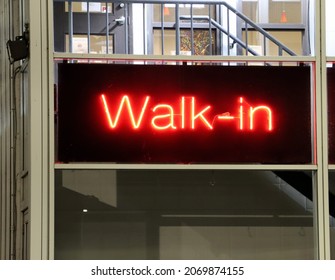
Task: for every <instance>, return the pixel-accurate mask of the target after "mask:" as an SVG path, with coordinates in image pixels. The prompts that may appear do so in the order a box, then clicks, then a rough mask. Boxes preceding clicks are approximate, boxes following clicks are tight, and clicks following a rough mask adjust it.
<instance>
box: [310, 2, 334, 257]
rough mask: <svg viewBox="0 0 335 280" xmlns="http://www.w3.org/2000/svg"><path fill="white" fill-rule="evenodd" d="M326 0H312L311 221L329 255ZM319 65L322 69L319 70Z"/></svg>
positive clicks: (318, 245) (321, 247)
mask: <svg viewBox="0 0 335 280" xmlns="http://www.w3.org/2000/svg"><path fill="white" fill-rule="evenodd" d="M325 9H326V7H325V1H316V2H315V19H316V21H315V30H321V32H315V56H316V64H315V66H314V68H315V89H316V92H315V108H316V116H315V117H316V121H315V125H316V143H315V146H314V148H316V154H317V162H316V163H317V165H318V170H317V173H316V176H315V177H316V184H314V189H313V190H314V194H315V196H314V198H315V199H314V200H313V202H314V219H315V221H314V224H315V227H314V228H315V230H316V232H315V241H316V249H317V252H316V254H317V258H319V259H322V260H327V259H330V258H331V256H330V225H329V179H328V176H329V174H328V173H329V170H328V109H327V108H328V106H327V61H326V25H325V20H324V19H325ZM320 69H321V70H320Z"/></svg>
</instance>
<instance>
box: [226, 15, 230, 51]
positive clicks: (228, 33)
mask: <svg viewBox="0 0 335 280" xmlns="http://www.w3.org/2000/svg"><path fill="white" fill-rule="evenodd" d="M226 10H227V55H228V56H229V55H230V18H229V9H228V8H226Z"/></svg>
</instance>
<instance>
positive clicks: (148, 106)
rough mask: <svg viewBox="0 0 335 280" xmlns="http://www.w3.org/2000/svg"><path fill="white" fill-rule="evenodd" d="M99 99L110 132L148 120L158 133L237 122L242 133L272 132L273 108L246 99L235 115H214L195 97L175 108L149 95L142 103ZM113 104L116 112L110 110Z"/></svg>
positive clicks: (239, 100)
mask: <svg viewBox="0 0 335 280" xmlns="http://www.w3.org/2000/svg"><path fill="white" fill-rule="evenodd" d="M100 98H101V103H102V107H103V109H104V114H105V116H106V119H107V121H108V125H109V127H110V129H117V128H118V127H119V126H120V120H121V119H124V118H127V119H128V121H129V122H128V124H129V126H130V127H131V128H133V129H134V130H139V129H140V128H141V127H142V126H143V125H144V124H143V122H144V119H146V120H147V119H149V120H150V125H151V127H152V128H153V129H155V130H178V129H179V130H183V129H190V130H196V129H198V128H200V127H202V128H205V129H208V130H213V129H215V127H217V126H218V125H223V124H224V123H225V122H236V125H237V128H238V130H240V131H246V130H249V131H253V130H255V129H256V128H258V127H261V128H262V129H263V130H265V131H272V130H273V113H272V110H271V108H270V107H269V106H267V105H265V104H257V106H251V105H250V104H249V103H248V102H247V101H246V100H245V99H244V98H243V97H239V98H237V100H236V104H235V110H234V111H233V112H234V114H231V113H230V112H224V113H222V114H216V115H214V116H213V113H212V111H213V106H212V105H203V104H200V102H199V101H198V100H197V98H196V97H194V96H191V97H189V96H187V97H186V96H181V97H180V98H179V100H178V101H177V103H176V104H174V105H171V104H168V103H158V104H157V103H154V102H153V101H152V98H151V97H150V96H149V95H147V96H144V98H140V100H141V102H139V100H138V99H137V98H136V100H131V99H130V97H129V96H128V95H122V96H120V98H117V99H114V97H113V98H109V97H107V96H106V95H105V94H101V96H100ZM115 102H116V103H115ZM111 104H113V108H117V109H116V110H111V107H112V106H110V105H111ZM115 104H117V106H115ZM134 109H136V114H135V113H134V111H135V110H134ZM148 115H149V116H148ZM148 117H149V118H148ZM123 124H124V123H123Z"/></svg>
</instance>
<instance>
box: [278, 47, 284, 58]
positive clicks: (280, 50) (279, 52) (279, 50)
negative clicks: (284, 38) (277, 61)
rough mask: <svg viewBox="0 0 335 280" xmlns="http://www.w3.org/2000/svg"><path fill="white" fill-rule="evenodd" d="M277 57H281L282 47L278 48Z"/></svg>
mask: <svg viewBox="0 0 335 280" xmlns="http://www.w3.org/2000/svg"><path fill="white" fill-rule="evenodd" d="M278 55H279V56H283V48H282V46H278Z"/></svg>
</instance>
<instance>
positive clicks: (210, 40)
mask: <svg viewBox="0 0 335 280" xmlns="http://www.w3.org/2000/svg"><path fill="white" fill-rule="evenodd" d="M208 38H209V54H210V55H212V54H213V47H212V40H213V39H212V15H211V5H208Z"/></svg>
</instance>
